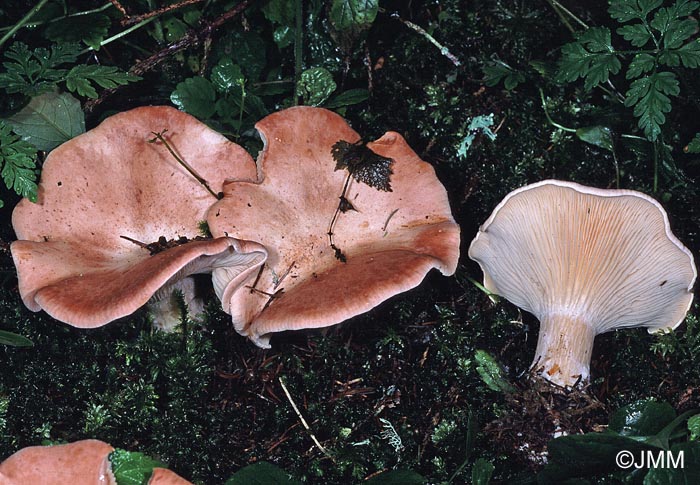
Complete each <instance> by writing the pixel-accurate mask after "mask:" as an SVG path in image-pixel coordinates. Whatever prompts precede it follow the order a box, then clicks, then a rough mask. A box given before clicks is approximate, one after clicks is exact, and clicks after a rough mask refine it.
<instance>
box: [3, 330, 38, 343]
mask: <svg viewBox="0 0 700 485" xmlns="http://www.w3.org/2000/svg"><path fill="white" fill-rule="evenodd" d="M0 344H2V345H10V346H12V347H33V346H34V342H32V341H31V340H29V339H28V338H27V337H23V336H22V335H18V334H16V333H12V332H6V331H5V330H0Z"/></svg>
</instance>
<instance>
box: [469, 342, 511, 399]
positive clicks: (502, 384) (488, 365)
mask: <svg viewBox="0 0 700 485" xmlns="http://www.w3.org/2000/svg"><path fill="white" fill-rule="evenodd" d="M474 360H475V361H476V363H477V365H476V372H477V373H478V374H479V377H481V380H482V381H484V384H486V386H487V387H488V388H489V389H491V390H492V391H496V392H506V393H510V392H514V391H515V387H513V386H512V385H511V383H510V382H508V380H507V379H506V378H505V376H504V375H503V369H501V366H500V365H499V364H498V362H496V359H494V358H493V357H492V356H491V354H489V353H488V352H486V351H485V350H477V351H476V352H475V353H474Z"/></svg>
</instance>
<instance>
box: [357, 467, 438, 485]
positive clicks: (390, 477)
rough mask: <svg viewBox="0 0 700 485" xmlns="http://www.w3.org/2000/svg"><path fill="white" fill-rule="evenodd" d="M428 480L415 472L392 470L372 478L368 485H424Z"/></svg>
mask: <svg viewBox="0 0 700 485" xmlns="http://www.w3.org/2000/svg"><path fill="white" fill-rule="evenodd" d="M427 481H428V480H426V479H425V477H423V476H422V475H419V474H418V473H416V472H414V471H413V470H391V471H388V472H384V473H382V474H380V475H377V476H376V477H373V478H370V479H369V480H367V481H366V482H364V483H365V484H367V485H423V484H424V483H426V482H427Z"/></svg>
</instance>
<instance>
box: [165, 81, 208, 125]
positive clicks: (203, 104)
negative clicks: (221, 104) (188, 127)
mask: <svg viewBox="0 0 700 485" xmlns="http://www.w3.org/2000/svg"><path fill="white" fill-rule="evenodd" d="M170 101H172V102H173V104H174V105H175V106H177V107H178V108H180V109H181V110H183V111H185V112H186V113H189V114H191V115H192V116H196V117H197V118H200V119H206V118H209V117H211V116H212V115H213V114H214V112H215V111H216V107H215V104H214V103H215V101H216V93H215V92H214V86H213V85H212V83H211V82H209V81H208V80H207V79H204V78H203V77H200V76H195V77H190V78H187V79H185V80H184V81H183V82H181V83H179V84H178V85H177V86H176V87H175V91H173V92H172V94H171V95H170Z"/></svg>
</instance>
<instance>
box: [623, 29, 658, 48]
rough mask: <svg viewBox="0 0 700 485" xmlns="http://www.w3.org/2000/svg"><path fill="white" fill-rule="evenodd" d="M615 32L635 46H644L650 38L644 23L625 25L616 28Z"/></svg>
mask: <svg viewBox="0 0 700 485" xmlns="http://www.w3.org/2000/svg"><path fill="white" fill-rule="evenodd" d="M617 33H618V34H620V35H621V36H622V37H624V38H625V40H626V41H629V42H630V43H631V44H632V45H633V46H635V47H644V45H645V44H646V43H647V42H649V41H650V40H651V33H650V32H649V31H648V30H647V28H646V27H645V26H644V24H632V25H625V26H623V27H620V28H619V29H617Z"/></svg>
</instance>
